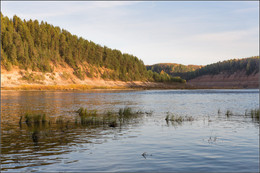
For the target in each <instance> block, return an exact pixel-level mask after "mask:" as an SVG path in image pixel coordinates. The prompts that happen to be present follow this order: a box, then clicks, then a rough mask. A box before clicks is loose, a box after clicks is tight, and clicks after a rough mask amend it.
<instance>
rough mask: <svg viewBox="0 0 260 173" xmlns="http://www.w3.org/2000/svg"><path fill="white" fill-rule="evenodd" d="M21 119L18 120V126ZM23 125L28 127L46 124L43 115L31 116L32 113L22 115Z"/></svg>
mask: <svg viewBox="0 0 260 173" xmlns="http://www.w3.org/2000/svg"><path fill="white" fill-rule="evenodd" d="M22 117H23V116H21V118H20V121H19V124H21V121H22ZM24 118H25V123H26V124H27V125H28V126H30V125H32V124H38V125H39V124H40V123H42V124H44V123H45V122H46V115H45V114H32V113H25V115H24Z"/></svg>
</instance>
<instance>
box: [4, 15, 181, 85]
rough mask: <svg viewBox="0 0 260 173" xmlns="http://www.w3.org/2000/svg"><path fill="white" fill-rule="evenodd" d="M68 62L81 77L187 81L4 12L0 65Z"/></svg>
mask: <svg viewBox="0 0 260 173" xmlns="http://www.w3.org/2000/svg"><path fill="white" fill-rule="evenodd" d="M67 65H68V66H69V67H71V68H73V74H74V75H76V76H77V77H78V78H79V79H81V80H84V79H85V78H86V77H88V78H94V77H96V78H103V79H108V80H121V81H156V82H165V81H166V82H172V81H173V82H182V83H183V82H185V80H183V79H181V78H178V77H175V78H174V77H172V76H169V75H168V74H167V73H156V72H152V71H151V70H147V69H146V67H145V65H144V63H143V61H142V60H140V59H138V58H137V57H135V56H133V55H129V54H126V53H121V52H120V51H119V50H116V49H111V48H108V47H106V46H104V47H103V46H101V45H99V44H96V43H94V42H92V41H88V40H86V39H84V38H82V37H78V36H76V35H72V34H71V33H70V32H68V31H66V30H64V29H61V28H59V27H57V26H56V27H55V26H53V25H50V24H48V23H46V22H43V21H42V22H39V21H37V20H34V21H33V20H28V21H26V20H22V19H20V18H19V17H17V16H14V17H13V18H12V19H10V18H8V17H6V16H3V14H2V13H1V67H2V68H4V69H6V70H7V71H10V70H11V69H12V68H13V67H16V66H18V67H19V68H20V69H25V70H27V69H30V70H32V71H40V72H53V69H54V67H57V66H63V67H66V66H67Z"/></svg>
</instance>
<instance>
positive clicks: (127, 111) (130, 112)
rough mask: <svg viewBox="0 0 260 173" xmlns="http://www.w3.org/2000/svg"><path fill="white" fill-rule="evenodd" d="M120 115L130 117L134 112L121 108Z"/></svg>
mask: <svg viewBox="0 0 260 173" xmlns="http://www.w3.org/2000/svg"><path fill="white" fill-rule="evenodd" d="M118 114H119V115H120V116H130V115H132V114H133V112H132V109H131V108H130V107H125V108H124V109H122V108H120V109H119V112H118Z"/></svg>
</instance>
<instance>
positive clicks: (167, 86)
mask: <svg viewBox="0 0 260 173" xmlns="http://www.w3.org/2000/svg"><path fill="white" fill-rule="evenodd" d="M156 84H157V83H156ZM170 89H176V90H184V89H185V90H196V89H259V88H243V87H198V86H191V85H189V84H164V83H158V84H157V85H154V84H153V85H146V86H144V85H135V86H98V85H84V84H73V85H71V84H69V85H37V84H31V85H19V86H12V87H1V91H93V90H96V91H97V90H126V91H127V90H170Z"/></svg>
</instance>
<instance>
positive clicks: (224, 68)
mask: <svg viewBox="0 0 260 173" xmlns="http://www.w3.org/2000/svg"><path fill="white" fill-rule="evenodd" d="M259 61H260V59H259V56H254V57H250V58H243V59H230V60H226V61H222V62H217V63H213V64H209V65H206V66H199V65H188V66H185V65H181V64H170V63H167V64H155V65H152V66H146V68H147V70H152V71H154V72H162V71H164V72H166V73H168V74H170V75H171V76H180V77H181V78H183V79H186V80H190V79H193V78H196V77H199V76H202V75H217V74H219V73H221V72H225V73H228V74H233V73H234V72H237V71H245V72H246V74H247V75H250V74H252V73H257V72H259Z"/></svg>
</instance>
